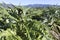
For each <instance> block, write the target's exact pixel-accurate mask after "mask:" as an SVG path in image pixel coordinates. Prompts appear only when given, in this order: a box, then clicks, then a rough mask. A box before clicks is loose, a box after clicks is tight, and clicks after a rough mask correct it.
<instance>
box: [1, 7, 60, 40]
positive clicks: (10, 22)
mask: <svg viewBox="0 0 60 40" xmlns="http://www.w3.org/2000/svg"><path fill="white" fill-rule="evenodd" d="M26 10H27V11H26ZM26 10H23V8H22V9H21V8H18V7H14V8H13V9H11V8H7V9H5V8H0V40H54V38H53V36H54V37H56V36H55V35H53V36H52V35H51V34H50V33H52V34H53V33H55V32H54V31H56V30H58V29H59V26H60V18H59V17H60V12H59V9H58V10H57V9H53V8H50V9H47V10H44V9H35V8H26ZM54 24H56V25H57V27H58V29H56V30H54V29H55V25H54ZM53 28H54V29H53ZM59 30H60V29H59ZM59 30H58V31H57V32H58V33H59ZM57 35H58V34H57ZM57 39H59V38H57Z"/></svg>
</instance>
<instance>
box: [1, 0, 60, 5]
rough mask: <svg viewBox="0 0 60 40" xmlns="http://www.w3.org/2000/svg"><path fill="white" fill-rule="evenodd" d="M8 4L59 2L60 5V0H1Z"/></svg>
mask: <svg viewBox="0 0 60 40" xmlns="http://www.w3.org/2000/svg"><path fill="white" fill-rule="evenodd" d="M1 2H5V3H7V4H9V3H12V4H14V5H19V4H20V5H28V4H52V5H53V4H55V5H56V4H57V5H60V0H0V3H1Z"/></svg>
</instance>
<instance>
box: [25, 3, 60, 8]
mask: <svg viewBox="0 0 60 40" xmlns="http://www.w3.org/2000/svg"><path fill="white" fill-rule="evenodd" d="M51 6H56V7H60V5H51V4H29V5H26V7H33V8H36V7H51Z"/></svg>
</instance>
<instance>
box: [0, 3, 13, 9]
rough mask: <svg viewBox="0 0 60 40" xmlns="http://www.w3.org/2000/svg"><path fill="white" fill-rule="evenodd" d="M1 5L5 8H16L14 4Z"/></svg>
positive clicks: (0, 5) (0, 4)
mask: <svg viewBox="0 0 60 40" xmlns="http://www.w3.org/2000/svg"><path fill="white" fill-rule="evenodd" d="M0 7H4V8H9V7H10V8H14V5H12V4H5V3H0Z"/></svg>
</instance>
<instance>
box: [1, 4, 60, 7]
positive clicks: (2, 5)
mask: <svg viewBox="0 0 60 40" xmlns="http://www.w3.org/2000/svg"><path fill="white" fill-rule="evenodd" d="M15 6H16V5H15ZM15 6H14V5H12V4H5V3H0V7H4V8H9V7H10V8H14V7H15ZM18 6H19V5H18ZM23 6H25V7H32V8H36V7H37V8H38V7H42V8H44V7H51V6H54V7H60V5H51V4H29V5H23Z"/></svg>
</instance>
